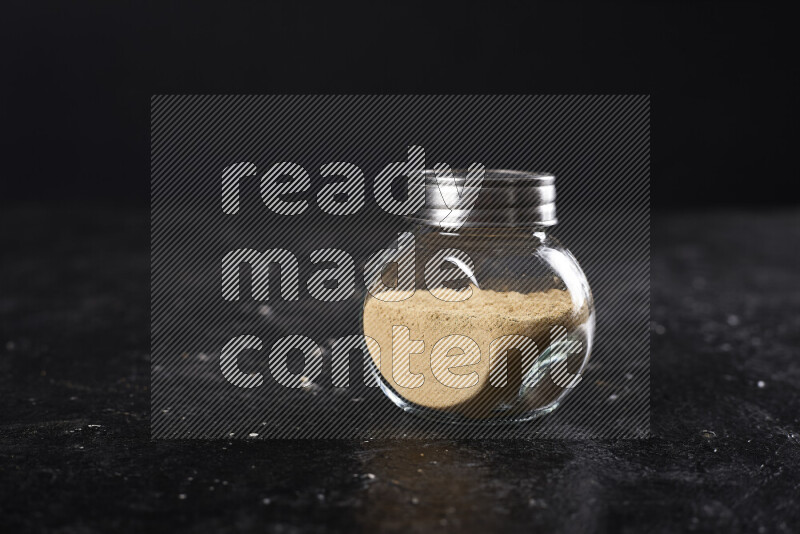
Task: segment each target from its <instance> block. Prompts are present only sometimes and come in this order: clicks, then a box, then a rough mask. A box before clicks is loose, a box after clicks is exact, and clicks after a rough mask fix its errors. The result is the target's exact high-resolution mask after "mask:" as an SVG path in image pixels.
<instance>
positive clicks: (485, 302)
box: [362, 225, 595, 424]
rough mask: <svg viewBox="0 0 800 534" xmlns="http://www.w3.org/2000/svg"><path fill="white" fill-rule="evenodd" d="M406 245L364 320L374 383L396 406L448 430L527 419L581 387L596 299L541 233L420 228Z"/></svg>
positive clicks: (566, 255)
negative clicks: (450, 425) (442, 424)
mask: <svg viewBox="0 0 800 534" xmlns="http://www.w3.org/2000/svg"><path fill="white" fill-rule="evenodd" d="M398 243H399V242H398ZM406 245H407V246H405V247H403V246H400V244H399V246H398V248H397V257H396V258H395V260H396V261H395V262H394V264H393V265H392V264H389V267H388V268H387V269H385V270H382V271H381V275H382V276H381V278H380V280H376V284H375V285H374V286H373V287H371V288H369V289H370V290H369V291H368V292H367V295H366V297H365V301H364V306H363V314H362V319H363V321H362V322H363V331H364V335H365V336H366V339H367V341H368V348H369V353H370V356H371V361H372V365H373V368H372V372H373V375H374V376H375V379H376V380H377V381H378V383H379V385H380V387H381V389H382V390H383V392H384V393H385V394H386V395H387V397H389V398H390V399H391V400H392V401H393V402H394V403H395V404H396V405H398V406H399V407H401V408H402V409H404V410H406V411H410V412H413V413H417V414H420V415H422V416H426V417H428V418H433V419H437V420H441V421H445V422H456V423H475V424H481V423H487V422H498V421H525V420H529V419H532V418H534V417H537V416H539V415H541V414H544V413H547V412H549V411H552V410H553V409H555V408H556V407H557V406H558V404H559V402H560V400H561V399H562V397H563V396H564V395H565V394H566V393H567V392H569V391H570V390H571V389H574V388H575V387H579V384H580V380H581V372H582V371H583V368H584V366H585V364H586V362H587V360H588V358H589V356H590V354H591V349H592V342H593V337H594V322H595V316H594V303H593V300H592V294H591V290H590V289H589V284H588V282H587V280H586V277H585V275H584V273H583V271H582V270H581V268H580V266H579V265H578V263H577V261H576V260H575V258H574V257H573V256H572V254H571V253H570V252H569V251H568V250H567V249H566V248H565V247H563V246H562V245H561V244H560V243H559V242H558V241H557V240H556V239H555V238H553V237H551V236H550V235H549V234H548V233H547V231H546V229H545V228H541V227H540V228H470V229H464V230H463V231H458V232H443V231H440V229H439V228H436V227H430V226H425V225H423V226H420V227H418V228H417V229H416V230H415V231H414V232H413V244H412V243H411V242H410V241H408V240H406ZM412 265H413V286H412V287H409V281H408V280H409V277H411V276H412V274H411V271H410V269H411V267H410V266H412Z"/></svg>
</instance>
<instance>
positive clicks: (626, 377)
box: [625, 373, 633, 380]
mask: <svg viewBox="0 0 800 534" xmlns="http://www.w3.org/2000/svg"><path fill="white" fill-rule="evenodd" d="M625 380H633V373H625Z"/></svg>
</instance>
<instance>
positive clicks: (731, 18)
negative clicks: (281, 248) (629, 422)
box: [0, 0, 800, 533]
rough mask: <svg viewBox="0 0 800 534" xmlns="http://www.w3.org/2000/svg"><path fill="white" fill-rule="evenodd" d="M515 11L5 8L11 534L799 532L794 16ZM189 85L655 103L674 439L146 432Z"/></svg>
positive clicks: (654, 270)
mask: <svg viewBox="0 0 800 534" xmlns="http://www.w3.org/2000/svg"><path fill="white" fill-rule="evenodd" d="M498 4H499V3H498V2H492V3H488V2H487V3H483V4H478V3H460V4H456V5H454V6H452V7H450V8H449V9H445V8H434V7H433V6H432V5H431V3H428V4H417V5H411V4H406V3H400V2H394V3H388V4H387V3H381V4H379V3H377V2H373V3H371V4H366V5H361V6H359V7H346V6H343V5H341V3H338V2H336V3H334V2H329V3H327V4H323V5H311V4H305V3H288V2H287V3H284V4H278V3H274V2H270V3H268V2H219V3H211V2H206V1H202V2H186V3H180V4H178V3H166V2H148V3H134V2H108V1H96V2H63V1H56V0H52V1H11V2H4V3H3V4H2V7H0V62H1V63H0V126H2V138H1V139H0V147H2V154H3V159H2V190H1V191H0V250H2V261H1V262H0V343H2V344H0V404H1V405H2V406H3V409H0V526H2V528H0V530H3V531H6V530H8V531H15V532H16V531H33V532H44V531H60V532H110V531H135V532H142V531H145V532H153V531H166V532H177V531H187V532H203V531H234V530H239V531H254V532H264V531H270V532H353V531H361V532H377V531H393V532H403V533H408V532H414V531H417V532H421V531H434V530H436V531H438V530H443V529H444V528H445V527H459V528H461V529H462V530H464V531H474V532H481V533H483V532H489V531H503V532H530V531H532V530H542V531H558V532H572V531H581V532H592V531H612V532H614V531H626V532H675V531H689V530H692V531H700V532H709V531H720V532H726V533H730V532H792V531H793V530H796V526H797V525H798V524H800V509H799V508H798V506H797V502H798V501H800V360H798V349H797V347H798V346H800V278H799V277H798V272H800V261H799V260H800V256H798V253H797V249H796V244H797V243H798V242H800V213H798V211H797V208H796V207H795V206H796V205H797V200H796V196H795V194H794V193H793V191H794V190H796V188H793V187H792V185H793V182H794V181H795V180H796V174H797V172H796V168H795V165H794V162H793V161H792V160H793V156H794V153H795V151H794V139H792V138H791V135H792V134H794V133H795V131H796V127H795V120H796V119H795V117H796V107H797V91H796V89H797V88H796V78H797V67H796V58H795V54H794V48H796V46H795V44H796V43H795V41H796V29H795V26H796V23H795V18H794V17H792V16H791V15H790V13H789V12H787V11H783V10H781V9H779V8H777V7H770V6H766V5H757V4H754V3H752V4H738V3H736V4H734V3H721V2H720V3H710V2H693V3H681V2H629V3H615V4H608V3H602V4H600V3H588V2H587V3H585V4H565V3H561V2H558V3H557V2H547V3H538V2H537V3H533V2H516V3H514V4H512V5H511V7H504V6H500V5H498ZM171 93H191V94H197V93H224V94H230V93H447V94H449V93H525V94H527V93H534V94H535V93H540V94H541V93H624V94H630V93H639V94H641V93H649V94H651V95H652V101H651V109H652V115H651V125H652V138H651V141H652V142H651V146H652V205H653V207H654V208H655V213H654V216H653V218H652V240H651V252H652V262H651V323H650V334H651V336H650V341H651V345H650V346H651V356H650V362H651V397H650V400H651V404H650V406H651V412H650V413H651V432H652V437H651V438H649V439H644V440H605V441H588V440H587V441H548V440H524V441H523V440H510V441H505V440H504V441H491V440H468V441H467V440H426V441H422V440H393V441H386V440H383V441H382V440H375V441H363V442H362V441H360V440H359V441H341V440H338V441H337V440H333V441H312V440H292V441H276V440H265V441H263V442H252V441H232V442H231V441H224V440H216V441H187V440H184V441H165V440H151V439H150V390H149V388H150V368H151V357H150V347H149V344H150V314H149V310H150V292H149V278H150V261H149V260H150V258H149V231H148V230H149V216H148V213H149V185H150V184H149V182H150V164H149V163H150V162H149V104H150V96H151V95H153V94H171ZM365 226H366V225H365ZM598 335H604V334H598Z"/></svg>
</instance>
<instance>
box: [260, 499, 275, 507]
mask: <svg viewBox="0 0 800 534" xmlns="http://www.w3.org/2000/svg"><path fill="white" fill-rule="evenodd" d="M261 504H263V505H264V506H269V505H270V504H272V499H270V498H269V497H264V498H263V499H261Z"/></svg>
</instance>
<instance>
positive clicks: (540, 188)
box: [408, 165, 558, 229]
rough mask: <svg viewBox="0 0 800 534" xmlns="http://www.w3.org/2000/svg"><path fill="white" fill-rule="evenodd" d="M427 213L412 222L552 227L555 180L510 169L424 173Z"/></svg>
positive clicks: (438, 170) (413, 218)
mask: <svg viewBox="0 0 800 534" xmlns="http://www.w3.org/2000/svg"><path fill="white" fill-rule="evenodd" d="M424 175H425V207H424V208H423V209H421V210H420V211H418V212H417V213H415V214H414V215H411V216H409V217H408V218H409V219H411V220H414V221H416V222H419V223H421V224H430V225H439V226H441V227H442V228H448V227H450V228H454V229H457V228H460V227H509V226H553V225H555V224H556V223H557V222H558V219H557V218H556V203H555V202H556V186H555V176H554V175H553V174H550V173H544V172H526V171H516V170H507V169H484V168H483V167H482V166H479V165H475V166H473V167H470V168H469V169H455V170H450V169H449V168H446V167H442V168H435V169H431V170H426V171H425V172H424Z"/></svg>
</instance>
